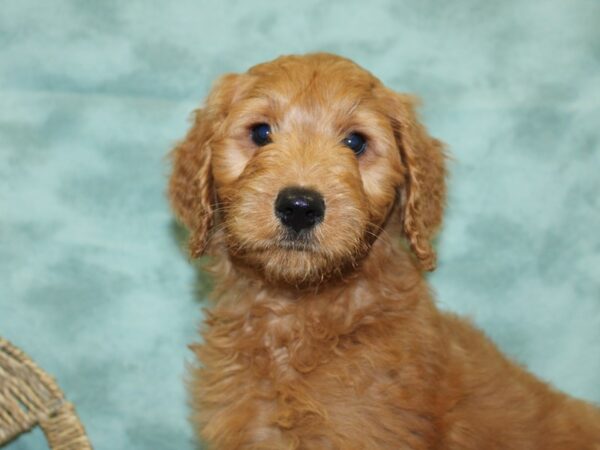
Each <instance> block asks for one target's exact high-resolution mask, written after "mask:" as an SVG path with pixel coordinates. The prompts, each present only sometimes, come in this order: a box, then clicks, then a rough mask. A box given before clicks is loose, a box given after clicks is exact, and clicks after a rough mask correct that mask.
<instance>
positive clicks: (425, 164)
mask: <svg viewBox="0 0 600 450" xmlns="http://www.w3.org/2000/svg"><path fill="white" fill-rule="evenodd" d="M393 95H394V97H395V99H394V103H395V106H394V109H395V113H394V119H395V129H396V135H397V136H396V139H397V141H398V146H399V148H400V154H401V158H402V162H403V164H404V167H405V169H406V180H405V185H404V191H403V196H402V204H401V208H402V229H403V231H404V234H405V236H406V238H407V239H408V242H409V243H410V246H411V248H412V250H413V252H414V253H415V255H416V256H417V258H418V260H419V261H420V263H421V267H422V268H423V269H424V270H433V269H435V265H436V254H435V250H434V249H433V246H432V244H431V240H432V239H433V237H434V236H435V233H436V231H437V229H438V228H439V226H440V224H441V222H442V214H443V210H444V204H445V200H446V183H445V177H446V167H445V159H446V155H445V154H444V150H443V144H442V142H440V141H438V140H437V139H434V138H432V137H431V136H429V134H428V133H427V130H426V129H425V127H424V126H423V125H422V124H421V123H420V122H419V120H418V116H417V113H416V111H415V108H416V105H417V104H418V101H417V99H415V98H414V97H411V96H409V95H403V94H395V93H394V94H393Z"/></svg>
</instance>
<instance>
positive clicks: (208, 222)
mask: <svg viewBox="0 0 600 450" xmlns="http://www.w3.org/2000/svg"><path fill="white" fill-rule="evenodd" d="M236 78H237V75H234V74H230V75H225V76H223V77H222V78H220V79H219V80H218V81H217V83H216V84H215V86H214V87H213V89H212V91H211V93H210V95H209V96H208V99H207V100H206V104H205V106H204V108H201V109H198V110H196V111H195V114H194V123H193V125H192V127H191V128H190V130H189V131H188V133H187V135H186V137H185V139H184V140H183V141H181V142H180V143H179V144H178V145H177V146H176V147H175V149H173V151H172V152H171V157H172V158H173V172H172V174H171V179H170V181H169V199H170V201H171V206H172V208H173V210H174V211H175V215H176V216H177V218H178V219H179V220H180V221H181V222H183V224H184V225H185V226H186V227H187V228H188V229H189V230H190V240H189V244H188V245H189V250H190V255H191V256H192V257H193V258H197V257H199V256H202V254H203V253H204V250H205V248H206V244H207V241H208V237H209V234H210V230H211V228H212V226H213V223H214V207H215V205H214V204H215V201H216V196H215V192H214V186H213V179H212V170H211V157H212V149H211V140H212V139H213V136H214V134H215V132H216V127H217V126H218V124H219V123H221V121H222V120H223V119H224V118H225V116H226V115H227V108H228V107H229V105H230V103H231V99H232V97H233V90H234V86H235V79H236Z"/></svg>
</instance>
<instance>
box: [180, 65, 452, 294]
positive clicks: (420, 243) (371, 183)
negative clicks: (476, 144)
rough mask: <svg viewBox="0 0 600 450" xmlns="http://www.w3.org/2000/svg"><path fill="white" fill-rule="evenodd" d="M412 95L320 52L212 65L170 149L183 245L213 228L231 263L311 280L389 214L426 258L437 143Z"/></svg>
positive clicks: (440, 198)
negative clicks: (199, 104) (240, 68)
mask: <svg viewBox="0 0 600 450" xmlns="http://www.w3.org/2000/svg"><path fill="white" fill-rule="evenodd" d="M414 105H415V102H414V100H413V99H412V98H411V97H409V96H407V95H401V94H396V93H394V92H392V91H390V90H389V89H387V88H385V87H384V86H383V85H382V84H381V83H380V82H379V80H377V79H376V78H375V77H374V76H373V75H371V74H370V73H369V72H367V71H365V70H364V69H362V68H360V67H359V66H357V65H356V64H354V63H353V62H351V61H349V60H347V59H344V58H341V57H338V56H333V55H328V54H313V55H306V56H287V57H281V58H279V59H276V60H275V61H272V62H269V63H265V64H260V65H258V66H255V67H253V68H251V69H250V70H249V71H248V72H247V73H245V74H242V75H226V76H224V77H222V78H221V79H220V80H219V81H218V82H217V83H216V85H215V86H214V88H213V89H212V91H211V93H210V95H209V97H208V99H207V101H206V104H205V106H204V107H203V108H202V109H200V110H198V111H196V116H195V122H194V125H193V126H192V128H191V130H190V131H189V132H188V135H187V137H186V138H185V139H184V140H183V142H181V143H180V144H179V145H178V146H177V147H176V148H175V150H174V152H173V157H174V170H173V174H172V177H171V181H170V186H169V194H170V199H171V202H172V205H173V208H174V210H175V212H176V214H177V215H178V217H179V218H180V219H181V220H182V221H183V223H184V224H185V225H186V226H187V227H188V228H189V229H190V231H191V237H190V250H191V254H192V256H194V257H196V256H199V255H201V254H202V253H203V252H204V251H205V248H206V246H207V243H208V242H209V240H210V238H211V237H212V236H214V235H218V236H219V237H220V239H218V242H221V243H222V244H221V245H219V247H220V248H221V249H222V250H223V251H226V252H227V255H228V257H229V258H230V259H231V260H232V261H233V262H234V263H236V264H240V265H243V266H246V267H248V268H251V269H253V270H255V271H256V272H257V273H259V274H260V275H261V276H263V277H265V278H267V279H269V280H274V281H278V282H285V283H288V284H293V285H301V284H307V283H308V284H314V283H318V282H319V281H321V280H324V279H326V278H328V277H329V276H330V275H332V274H335V273H341V272H343V271H346V270H351V268H352V267H355V266H356V263H357V262H358V261H359V260H360V259H361V258H363V257H364V256H365V255H366V254H367V253H368V252H369V249H370V247H371V245H372V244H373V242H374V241H375V240H376V239H377V238H378V236H379V234H380V232H381V230H382V229H383V227H385V225H386V223H387V222H388V221H389V220H390V219H391V218H392V217H393V216H394V215H396V214H399V215H400V221H401V224H402V227H401V228H402V231H403V234H404V236H405V238H406V239H407V241H408V242H409V244H410V246H411V248H412V250H413V252H414V254H415V256H416V257H417V259H418V260H419V262H420V264H421V266H422V267H423V268H424V269H427V270H431V269H433V268H434V266H435V254H434V251H433V249H432V247H431V243H430V240H431V238H432V236H433V234H434V232H435V230H436V228H437V227H438V226H439V224H440V222H441V216H442V208H443V203H444V195H445V186H444V174H445V170H444V155H443V152H442V148H441V144H440V142H439V141H437V140H435V139H433V138H431V137H430V136H428V135H427V133H426V131H425V129H424V127H423V126H422V125H421V124H420V123H419V122H418V120H417V117H416V115H415V110H414V107H415V106H414ZM396 210H398V211H396Z"/></svg>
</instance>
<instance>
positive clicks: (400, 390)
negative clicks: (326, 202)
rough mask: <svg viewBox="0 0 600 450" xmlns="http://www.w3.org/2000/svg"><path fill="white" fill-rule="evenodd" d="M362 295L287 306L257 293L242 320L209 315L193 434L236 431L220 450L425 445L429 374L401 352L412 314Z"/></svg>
mask: <svg viewBox="0 0 600 450" xmlns="http://www.w3.org/2000/svg"><path fill="white" fill-rule="evenodd" d="M369 294H372V293H369V292H368V291H365V290H363V289H362V287H361V286H358V287H355V289H354V290H353V291H352V295H344V294H341V295H337V296H336V297H335V298H329V299H323V298H322V297H320V300H319V302H317V301H315V300H313V299H305V300H304V302H295V303H294V302H286V301H281V300H279V299H278V300H276V301H273V299H268V298H265V296H264V295H262V294H258V295H257V297H256V300H257V301H255V302H254V303H253V304H252V305H246V310H245V312H243V313H242V312H241V311H243V308H240V305H237V308H235V310H237V311H238V312H237V313H234V312H233V311H232V310H231V309H228V308H221V307H217V308H215V310H214V312H213V313H212V319H209V327H208V328H207V329H206V330H205V333H204V336H205V344H204V346H202V347H198V348H197V353H198V356H199V357H200V360H201V362H202V363H203V365H204V368H203V369H201V370H200V371H199V372H198V377H197V379H196V380H194V385H195V386H196V387H197V389H198V395H196V396H195V400H196V401H198V402H199V404H197V405H196V406H197V408H196V410H197V411H203V415H204V414H205V420H204V421H203V422H204V423H205V425H204V426H205V429H204V430H203V431H202V434H203V435H205V436H206V435H208V436H210V435H211V434H212V432H211V429H213V428H215V430H214V432H215V433H218V432H217V430H216V428H223V431H224V430H226V429H227V427H230V428H229V429H232V428H231V427H235V426H236V425H235V424H240V423H243V424H244V425H243V427H242V429H240V432H239V436H238V439H240V441H239V442H237V443H235V445H234V444H232V445H231V447H229V446H228V445H225V443H223V445H222V446H221V447H219V448H238V447H239V446H240V445H242V443H247V444H248V445H254V444H256V445H258V444H260V445H268V444H269V443H270V442H273V443H278V444H277V445H282V442H283V443H286V445H288V444H289V445H290V446H291V447H290V448H348V449H351V448H402V446H400V447H398V444H399V442H402V440H401V439H405V442H406V446H407V447H406V448H412V447H409V445H413V444H414V445H416V443H417V441H419V440H421V439H426V438H427V437H428V436H429V435H430V434H431V433H432V427H433V425H432V423H431V421H430V420H429V418H430V417H431V416H432V412H431V411H426V410H424V409H423V407H422V405H423V402H422V399H423V396H433V392H432V391H431V390H428V386H432V385H433V383H431V378H433V377H434V371H435V369H434V368H433V367H427V365H426V364H421V363H418V364H415V363H414V361H412V357H411V355H412V354H414V351H415V350H417V351H418V349H416V348H415V345H414V344H410V345H405V344H408V342H414V339H413V338H412V336H409V335H410V333H411V329H412V325H410V326H408V323H407V322H406V320H407V318H408V317H410V316H411V315H412V313H411V312H410V311H402V309H401V308H398V304H399V302H398V300H397V299H396V300H395V303H394V302H392V303H390V304H386V303H385V302H382V301H379V302H378V303H377V304H375V303H374V302H373V301H372V299H373V298H375V297H373V296H372V295H369ZM379 298H380V297H379ZM380 300H381V299H380ZM416 316H418V315H416ZM416 316H415V315H412V317H416ZM421 317H422V315H421ZM402 322H405V325H407V326H405V327H404V328H403V327H401V326H399V324H401V323H402ZM425 341H426V339H424V341H423V345H427V343H426V342H425ZM224 374H227V376H224ZM210 399H213V400H214V401H209V400H210ZM431 404H433V402H432V403H431ZM382 418H384V419H382ZM238 426H239V425H238ZM365 429H368V430H371V431H373V433H372V434H369V433H365V432H364V430H365ZM402 429H404V430H405V436H404V438H402V437H400V440H399V436H402V434H403V432H402V431H401V430H402ZM375 430H376V432H375ZM388 444H389V447H388ZM244 445H246V444H244ZM236 446H237V447H236ZM261 448H263V447H261ZM265 448H266V447H265ZM276 448H286V447H276Z"/></svg>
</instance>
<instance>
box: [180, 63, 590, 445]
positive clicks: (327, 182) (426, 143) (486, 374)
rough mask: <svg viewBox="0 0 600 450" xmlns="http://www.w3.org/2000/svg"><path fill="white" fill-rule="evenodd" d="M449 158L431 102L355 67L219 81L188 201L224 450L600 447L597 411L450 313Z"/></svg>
mask: <svg viewBox="0 0 600 450" xmlns="http://www.w3.org/2000/svg"><path fill="white" fill-rule="evenodd" d="M444 159H445V156H444V151H443V146H442V144H441V143H440V142H439V141H438V140H436V139H434V138H432V137H430V136H429V135H428V134H427V132H426V130H425V128H424V127H423V125H421V124H420V123H419V121H418V119H417V116H416V115H415V100H414V99H413V98H412V97H410V96H408V95H403V94H397V93H395V92H392V91H391V90H389V89H387V88H386V87H385V86H383V85H382V84H381V82H380V81H379V80H377V78H375V77H374V76H373V75H371V74H370V73H369V72H367V71H365V70H364V69H362V68H360V67H359V66H357V65H356V64H354V63H353V62H351V61H349V60H347V59H344V58H341V57H338V56H334V55H329V54H311V55H306V56H286V57H281V58H278V59H276V60H275V61H272V62H268V63H265V64H260V65H258V66H255V67H253V68H251V69H250V70H249V71H248V72H247V73H245V74H241V75H233V74H230V75H225V76H224V77H222V78H221V79H220V80H219V81H218V82H217V83H216V85H215V86H214V88H213V89H212V91H211V93H210V95H209V97H208V99H207V101H206V104H205V106H204V107H203V108H202V109H199V110H197V111H196V115H195V121H194V124H193V126H192V128H191V130H190V131H189V132H188V134H187V136H186V138H185V139H184V140H183V141H182V142H181V143H180V144H179V145H178V146H177V147H176V148H175V150H174V151H173V162H174V168H173V173H172V177H171V179H170V185H169V195H170V200H171V203H172V206H173V209H174V211H175V213H176V215H177V216H178V218H179V219H180V220H181V221H182V222H183V223H184V224H185V225H186V226H187V228H188V229H189V230H190V239H189V248H190V252H191V255H192V256H193V257H199V256H200V255H202V254H205V253H206V254H208V255H210V257H211V258H210V262H209V264H208V267H207V270H208V271H209V272H210V273H211V274H212V275H213V276H214V279H215V286H214V292H213V294H212V298H213V300H214V305H213V307H212V309H210V310H209V311H206V320H205V325H204V328H203V334H202V336H203V343H202V344H200V345H196V346H194V347H193V350H194V352H195V353H196V355H197V357H198V360H199V362H200V364H199V365H198V367H197V368H196V369H195V370H194V372H193V374H192V377H191V382H190V390H191V398H192V405H193V418H192V420H193V423H194V425H195V427H196V429H197V432H198V434H199V436H200V437H201V438H202V439H204V440H205V442H207V443H208V444H209V446H210V448H214V449H223V450H225V449H393V450H398V449H412V450H421V449H429V450H431V449H448V450H450V449H452V450H482V449H506V450H533V449H539V450H542V449H543V450H566V449H577V450H584V449H585V450H588V449H600V412H599V410H598V409H596V408H595V407H593V406H591V405H589V404H586V403H584V402H582V401H579V400H576V399H573V398H570V397H568V396H566V395H564V394H562V393H559V392H557V391H555V390H553V389H552V388H551V387H549V386H548V385H546V384H544V383H542V382H541V381H538V380H537V379H536V378H535V377H534V376H533V375H531V374H529V373H528V372H526V371H525V370H524V369H523V368H521V367H519V366H518V365H516V364H515V363H513V362H510V361H509V360H508V359H507V358H506V357H505V356H503V355H502V354H501V353H500V352H499V351H498V349H497V348H496V347H495V346H494V344H493V343H492V342H490V341H489V340H488V339H487V338H486V337H485V336H484V335H483V334H482V333H481V332H480V331H478V330H476V329H475V328H474V327H473V326H472V325H470V324H469V323H468V322H466V321H465V320H462V319H460V318H458V317H456V316H454V315H452V314H447V313H442V312H440V311H438V310H437V309H436V307H435V305H434V302H433V299H432V296H431V293H430V291H429V289H428V287H427V284H426V281H425V278H424V276H423V272H424V271H427V270H432V269H433V268H434V267H435V254H434V250H433V248H432V245H431V239H432V237H433V236H434V234H435V232H436V229H437V228H438V227H439V225H440V222H441V219H442V210H443V206H444V198H445V185H444V177H445V168H444Z"/></svg>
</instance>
